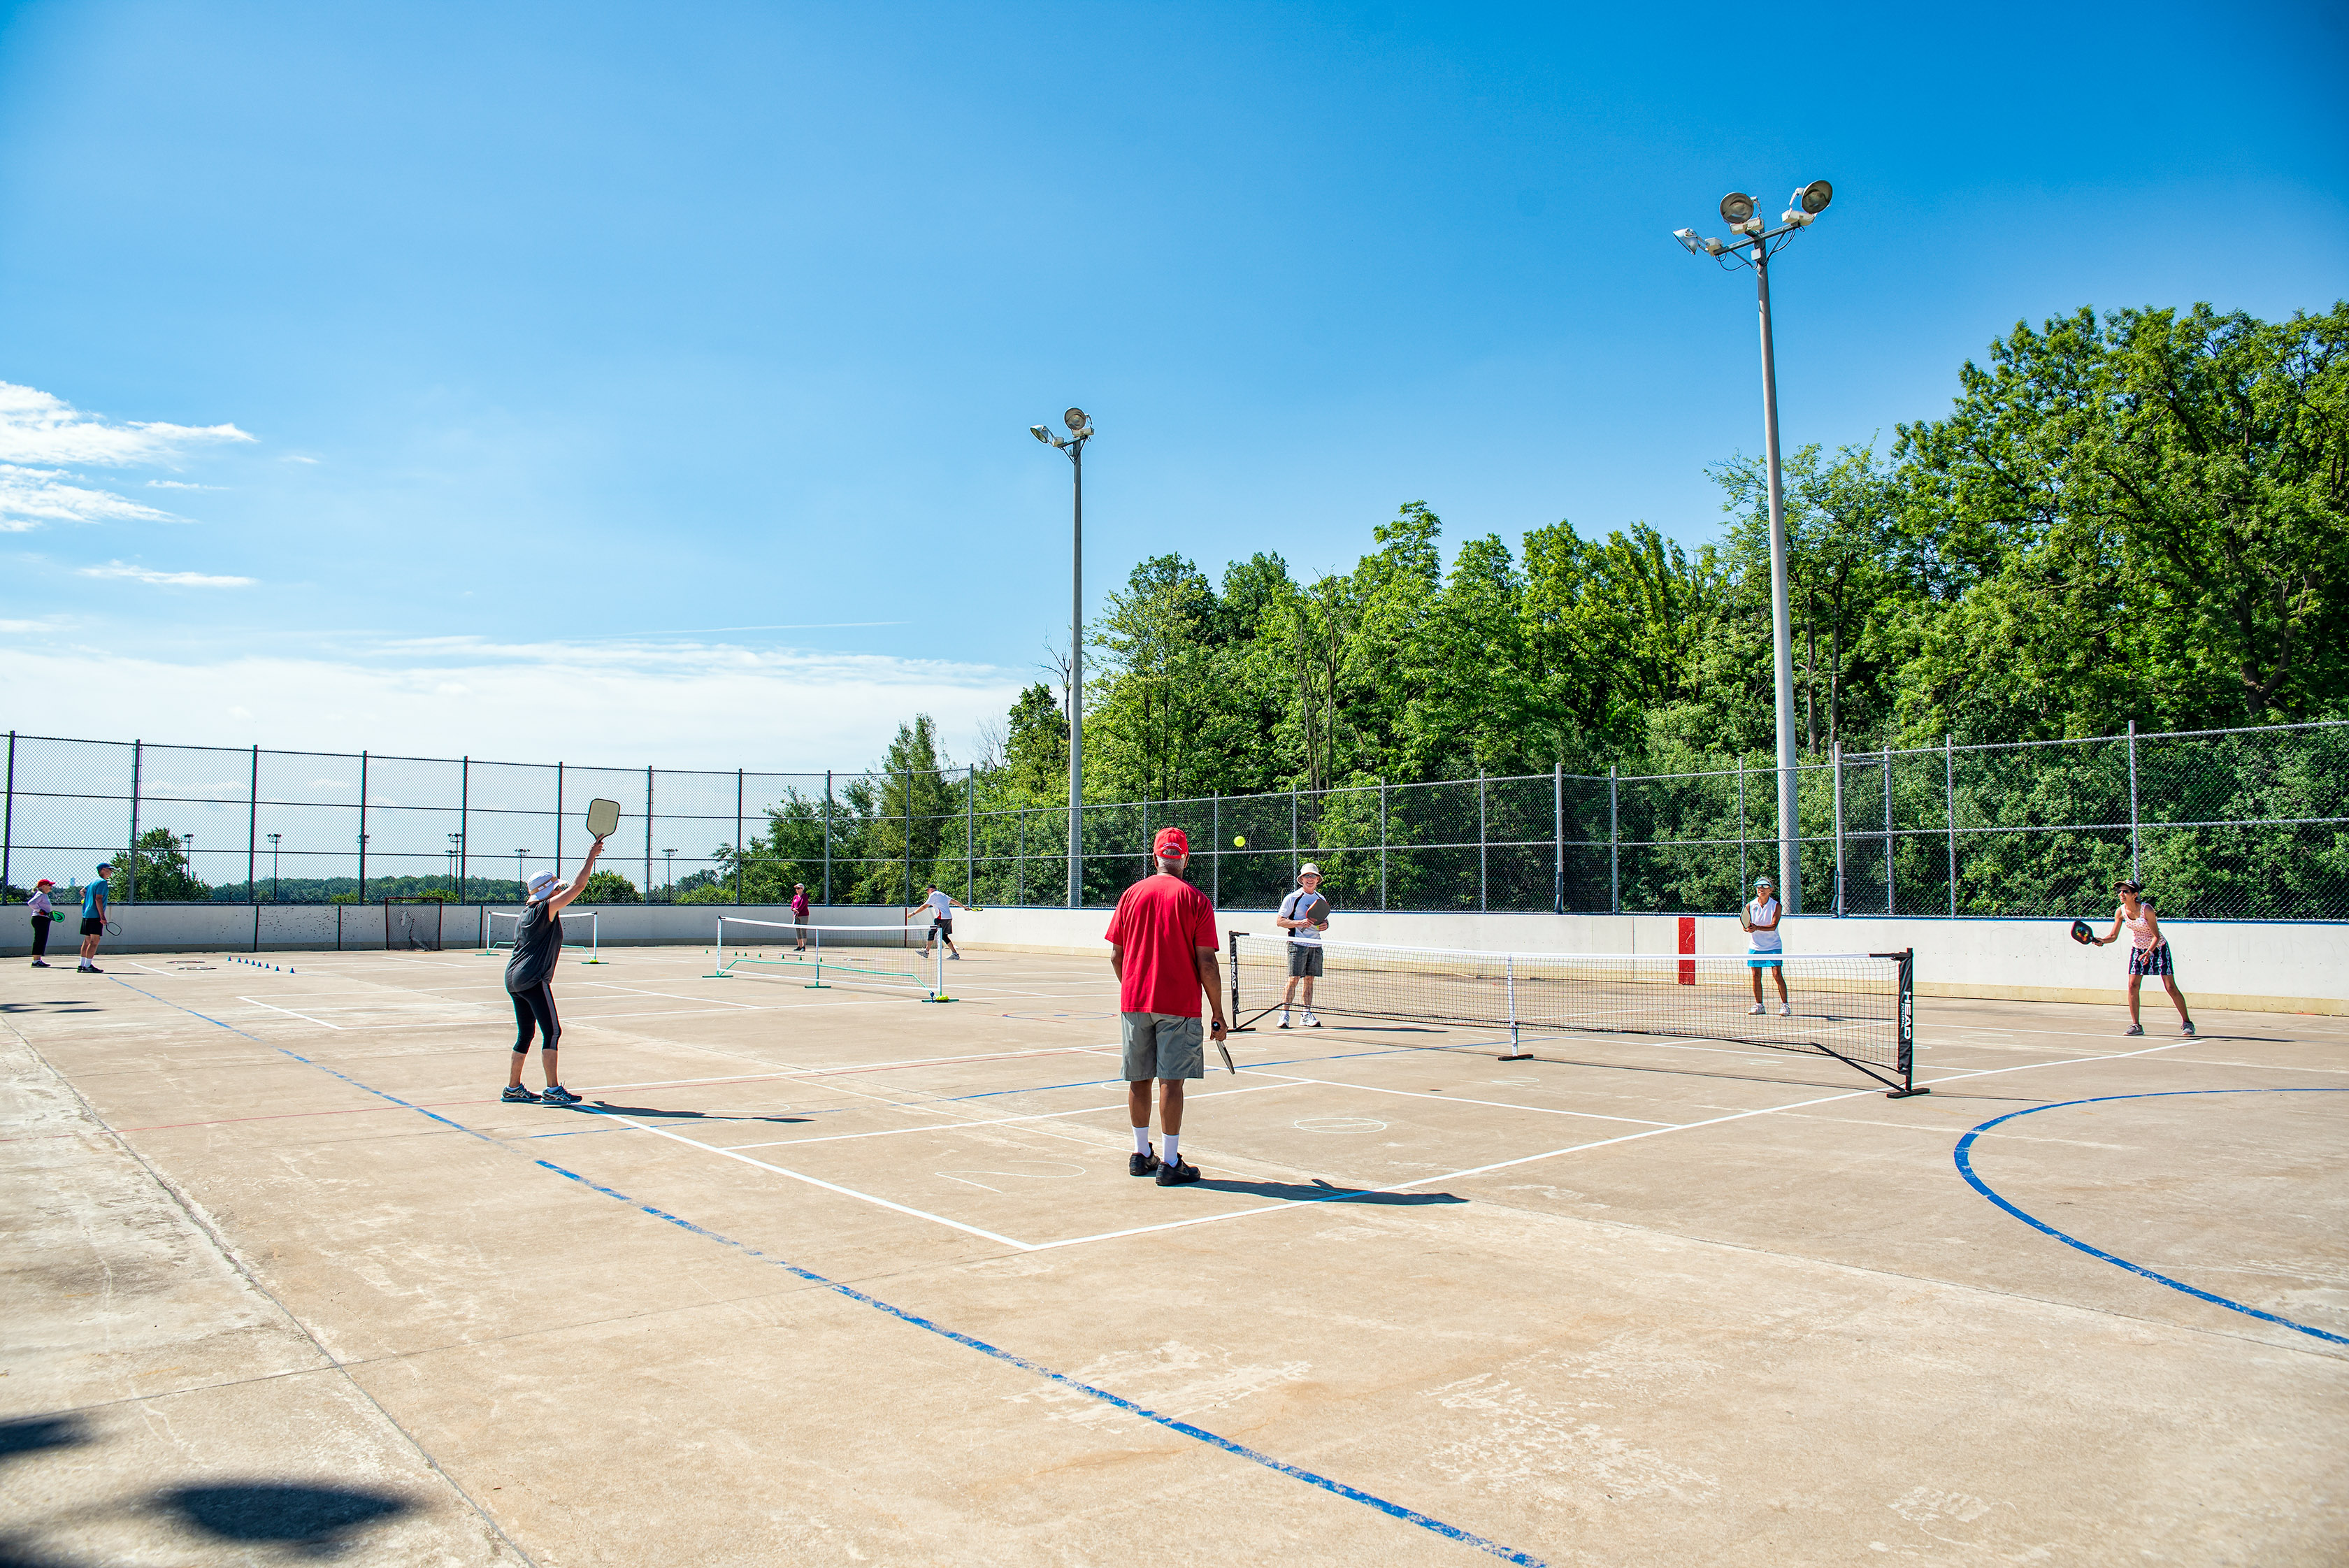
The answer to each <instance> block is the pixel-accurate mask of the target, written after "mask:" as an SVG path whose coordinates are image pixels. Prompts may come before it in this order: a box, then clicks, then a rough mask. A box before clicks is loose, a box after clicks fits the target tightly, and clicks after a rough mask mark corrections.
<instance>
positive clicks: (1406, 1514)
mask: <svg viewBox="0 0 2349 1568" xmlns="http://www.w3.org/2000/svg"><path fill="white" fill-rule="evenodd" d="M109 978H112V977H111V976H109ZM116 984H118V985H129V982H128V981H117V982H116ZM129 988H130V989H131V990H133V991H138V992H139V994H140V995H142V996H148V997H152V998H153V999H154V1000H156V1001H158V1002H161V1003H162V1004H163V1005H164V1006H168V1007H178V1008H179V1009H180V1011H181V1012H183V1013H187V1014H190V1015H191V1016H195V1017H199V1018H203V1019H204V1022H205V1023H207V1024H212V1025H213V1026H217V1027H219V1028H222V1029H226V1030H228V1032H229V1033H231V1034H233V1035H241V1036H243V1037H244V1038H246V1039H248V1040H252V1041H254V1044H256V1045H264V1046H266V1045H269V1042H268V1041H266V1040H264V1039H261V1038H259V1037H257V1036H254V1035H247V1034H245V1033H244V1031H243V1029H240V1028H237V1027H236V1026H234V1025H233V1024H223V1023H222V1022H221V1021H220V1020H219V1019H218V1018H206V1017H204V1015H203V1014H202V1013H198V1012H196V1010H195V1009H194V1008H192V1007H188V1006H181V1004H180V1003H177V1002H174V1001H171V1000H170V999H169V998H167V997H162V996H157V995H155V994H154V993H153V992H152V991H143V990H140V988H139V987H138V986H136V985H130V986H129ZM269 1048H270V1049H272V1050H274V1051H276V1052H278V1053H279V1054H280V1055H282V1056H287V1057H293V1058H294V1059H295V1061H297V1062H300V1063H302V1064H303V1065H304V1066H305V1067H311V1068H317V1069H318V1070H319V1071H320V1072H323V1073H326V1074H328V1075H330V1076H332V1077H334V1078H340V1079H342V1080H343V1082H345V1083H347V1084H349V1085H350V1086H351V1087H352V1088H359V1089H365V1090H366V1091H367V1093H369V1094H371V1095H374V1096H375V1097H376V1098H378V1099H386V1100H389V1101H390V1102H391V1103H392V1104H394V1105H396V1106H399V1107H401V1108H402V1109H408V1110H412V1111H414V1112H416V1114H417V1115H419V1116H425V1117H429V1118H431V1119H433V1120H434V1121H437V1122H439V1123H440V1124H441V1125H442V1126H443V1127H449V1128H453V1129H455V1130H457V1131H459V1132H462V1133H467V1134H470V1135H471V1136H472V1137H474V1138H478V1139H480V1140H481V1141H482V1142H484V1143H488V1144H492V1145H494V1146H495V1147H497V1148H499V1149H502V1150H507V1151H508V1152H510V1153H512V1152H518V1151H517V1150H512V1149H511V1148H510V1147H509V1146H508V1145H507V1144H506V1143H504V1142H503V1141H502V1140H499V1139H496V1138H492V1137H491V1136H490V1135H489V1134H488V1133H486V1132H482V1131H480V1130H477V1129H475V1128H471V1127H467V1126H466V1125H464V1123H462V1122H460V1121H452V1120H450V1119H449V1118H448V1117H445V1116H442V1115H440V1113H439V1112H437V1111H431V1110H427V1109H424V1108H423V1107H422V1106H420V1105H416V1104H413V1103H411V1102H409V1101H408V1100H404V1099H400V1098H399V1097H398V1095H395V1094H387V1093H385V1092H384V1091H383V1090H382V1089H379V1088H376V1087H374V1086H373V1085H372V1084H365V1083H361V1082H360V1081H359V1080H358V1079H357V1078H353V1077H351V1076H350V1075H349V1074H348V1073H346V1072H339V1071H337V1070H336V1069H335V1068H330V1067H328V1066H326V1064H325V1063H324V1062H315V1061H312V1060H311V1059H310V1058H309V1057H305V1056H303V1055H301V1054H300V1053H299V1052H297V1051H289V1050H287V1049H286V1048H285V1047H283V1046H270V1047H269ZM523 1157H524V1158H525V1159H530V1161H531V1163H532V1164H533V1165H536V1166H538V1167H539V1168H540V1169H541V1170H543V1171H552V1172H554V1174H555V1175H557V1176H560V1177H562V1178H563V1179H564V1180H565V1181H576V1182H577V1183H579V1185H581V1186H582V1187H585V1188H586V1189H588V1190H589V1191H594V1192H601V1193H602V1194H603V1195H604V1196H605V1197H606V1198H611V1199H614V1200H616V1201H617V1202H622V1203H626V1204H627V1205H628V1206H629V1207H630V1208H632V1209H635V1210H636V1211H638V1212H641V1213H645V1214H649V1215H651V1216H652V1217H653V1218H654V1219H656V1220H666V1221H667V1222H668V1223H670V1224H672V1225H675V1226H677V1227H678V1228H679V1229H680V1230H685V1231H689V1232H691V1233H693V1234H695V1235H697V1236H699V1237H701V1238H703V1239H704V1240H706V1241H712V1242H716V1243H719V1245H720V1246H726V1247H732V1248H733V1249H734V1250H736V1251H737V1252H740V1253H742V1254H743V1255H745V1256H746V1257H752V1258H756V1259H758V1260H759V1261H760V1262H761V1263H764V1264H773V1265H774V1266H775V1267H777V1268H780V1269H782V1270H783V1271H784V1272H786V1273H788V1274H794V1275H796V1276H798V1277H799V1278H801V1279H803V1280H805V1281H807V1282H808V1283H809V1284H813V1285H818V1286H821V1287H822V1288H823V1289H825V1290H828V1291H831V1292H832V1293H833V1294H834V1295H839V1296H841V1297H843V1298H844V1299H846V1300H849V1301H853V1302H855V1303H857V1304H858V1305H861V1306H869V1307H871V1308H873V1309H874V1311H875V1312H880V1313H884V1314H886V1315H888V1316H891V1317H894V1318H895V1319H896V1320H897V1321H898V1322H900V1323H904V1324H906V1325H909V1326H912V1327H915V1328H919V1329H922V1330H924V1331H925V1332H926V1333H930V1334H935V1335H937V1336H939V1337H940V1338H943V1339H951V1340H953V1341H954V1342H955V1343H956V1344H957V1345H960V1346H966V1347H968V1348H969V1349H972V1350H976V1351H978V1353H979V1354H980V1355H982V1356H988V1357H993V1358H994V1359H995V1360H998V1361H1000V1362H1002V1363H1004V1364H1005V1365H1006V1366H1009V1367H1018V1368H1019V1369H1020V1370H1021V1371H1023V1372H1028V1373H1031V1374H1033V1375H1034V1376H1036V1377H1042V1378H1045V1379H1047V1380H1048V1381H1050V1382H1053V1383H1057V1384H1059V1385H1060V1386H1061V1387H1063V1388H1068V1389H1071V1390H1072V1391H1073V1392H1076V1393H1080V1394H1084V1395H1087V1396H1089V1397H1091V1398H1095V1399H1099V1400H1100V1401H1102V1403H1103V1404H1105V1405H1112V1406H1115V1407H1116V1408H1118V1409H1121V1410H1123V1411H1125V1412H1126V1413H1127V1414H1128V1415H1132V1416H1137V1417H1139V1418H1142V1419H1143V1420H1145V1421H1150V1422H1153V1423H1154V1424H1156V1425H1158V1426H1161V1427H1164V1428H1165V1429H1167V1430H1168V1431H1170V1432H1177V1433H1180V1434H1181V1435H1182V1436H1184V1437H1186V1438H1189V1439H1193V1440H1194V1441H1195V1442H1202V1443H1206V1445H1208V1446H1209V1447H1210V1448H1216V1449H1222V1450H1223V1451H1224V1452H1226V1453H1227V1454H1231V1455H1234V1456H1235V1457H1237V1458H1239V1459H1244V1460H1248V1461H1249V1462H1250V1463H1252V1464H1259V1465H1262V1466H1263V1467H1264V1468H1265V1469H1267V1470H1274V1471H1277V1472H1278V1473H1279V1474H1281V1475H1285V1476H1287V1477H1288V1478H1289V1479H1290V1480H1299V1481H1303V1482H1304V1483H1305V1484H1306V1485H1308V1486H1310V1487H1314V1488H1317V1489H1318V1490H1319V1491H1326V1492H1328V1493H1330V1495H1331V1496H1333V1497H1341V1498H1344V1499H1345V1500H1346V1501H1349V1502H1359V1503H1361V1504H1362V1505H1363V1506H1364V1507H1366V1508H1371V1509H1376V1510H1377V1511H1379V1512H1381V1513H1383V1514H1385V1515H1386V1516H1387V1517H1388V1518H1390V1519H1395V1520H1400V1521H1401V1522H1403V1523H1405V1524H1413V1525H1416V1526H1418V1527H1419V1528H1420V1529H1422V1530H1424V1531H1427V1532H1430V1533H1431V1534H1434V1535H1440V1536H1442V1537H1443V1538H1444V1540H1446V1541H1453V1542H1458V1543H1459V1544H1461V1545H1463V1546H1471V1547H1474V1548H1475V1549H1476V1550H1477V1551H1479V1552H1482V1553H1486V1554H1487V1555H1489V1556H1492V1557H1495V1558H1498V1559H1499V1560H1500V1561H1501V1562H1504V1563H1517V1564H1519V1565H1520V1568H1547V1564H1546V1563H1544V1562H1543V1561H1542V1560H1541V1559H1540V1558H1538V1557H1535V1556H1532V1555H1530V1554H1529V1553H1523V1552H1516V1551H1512V1550H1511V1549H1509V1548H1508V1547H1506V1546H1504V1545H1502V1544H1501V1543H1500V1542H1497V1541H1490V1540H1487V1539H1486V1538H1485V1537H1484V1536H1482V1535H1478V1534H1476V1533H1475V1532H1473V1531H1467V1530H1463V1529H1461V1528H1460V1527H1459V1526H1458V1525H1456V1524H1446V1523H1444V1521H1442V1520H1440V1519H1434V1518H1431V1517H1430V1516H1429V1515H1427V1514H1424V1513H1422V1512H1420V1511H1418V1510H1417V1509H1415V1508H1410V1507H1406V1506H1405V1505H1403V1504H1402V1503H1400V1502H1392V1501H1388V1500H1387V1499H1385V1498H1383V1497H1380V1496H1378V1495H1377V1494H1376V1493H1374V1492H1368V1491H1362V1490H1361V1488H1360V1487H1354V1486H1349V1485H1347V1484H1346V1483H1345V1482H1344V1481H1341V1480H1333V1479H1331V1478H1330V1477H1329V1476H1325V1475H1322V1474H1320V1473H1319V1472H1318V1471H1314V1470H1306V1469H1304V1468H1303V1467H1301V1466H1299V1465H1293V1464H1290V1463H1288V1461H1287V1460H1278V1459H1275V1458H1274V1457H1273V1456H1272V1455H1270V1454H1268V1453H1265V1452H1263V1451H1261V1450H1260V1449H1252V1448H1249V1447H1248V1446H1247V1444H1245V1443H1237V1442H1234V1441H1233V1440H1232V1439H1229V1438H1226V1437H1224V1436H1223V1435H1221V1434H1220V1433H1216V1432H1211V1431H1209V1430H1207V1429H1206V1428H1205V1427H1198V1426H1194V1425H1192V1424H1191V1423H1190V1422H1188V1421H1185V1420H1182V1419H1179V1418H1176V1417H1174V1416H1168V1415H1164V1414H1161V1413H1160V1412H1158V1411H1156V1410H1153V1409H1150V1408H1146V1407H1144V1406H1141V1405H1137V1404H1135V1403H1134V1402H1133V1400H1131V1399H1124V1398H1119V1397H1118V1396H1117V1395H1115V1394H1112V1393H1111V1392H1110V1391H1109V1390H1108V1389H1106V1388H1096V1387H1093V1386H1092V1384H1090V1383H1080V1382H1079V1381H1077V1380H1076V1379H1075V1378H1074V1377H1070V1376H1069V1375H1068V1374H1066V1373H1064V1372H1056V1371H1054V1370H1053V1369H1052V1368H1051V1367H1046V1366H1044V1365H1043V1364H1041V1363H1040V1362H1036V1361H1030V1360H1029V1359H1028V1358H1027V1357H1024V1356H1019V1355H1015V1354H1014V1353H1013V1352H1011V1351H1009V1350H1005V1349H1003V1348H1001V1347H1000V1346H994V1345H989V1344H988V1342H987V1341H985V1340H983V1339H974V1338H973V1337H971V1336H969V1335H968V1334H963V1333H960V1332H958V1331H957V1330H955V1329H952V1328H948V1327H947V1326H945V1325H944V1324H941V1323H936V1322H933V1321H931V1320H930V1319H929V1318H926V1317H924V1316H922V1315H919V1314H918V1313H912V1312H908V1311H906V1310H905V1308H904V1307H901V1306H895V1305H891V1304H890V1303H888V1302H885V1301H883V1300H882V1299H881V1298H880V1297H878V1296H874V1295H865V1294H864V1292H863V1291H861V1290H858V1289H856V1288H855V1287H854V1286H853V1285H847V1284H841V1283H840V1282H839V1281H837V1280H833V1279H827V1278H825V1277H824V1276H823V1275H822V1274H816V1273H814V1272H813V1271H812V1270H809V1269H803V1268H802V1267H800V1265H799V1264H795V1263H792V1262H791V1261H789V1260H788V1259H785V1258H779V1257H776V1256H774V1255H773V1254H772V1253H763V1252H761V1251H760V1250H759V1249H758V1248H756V1247H754V1246H751V1245H750V1244H749V1243H746V1242H738V1241H736V1240H734V1238H732V1237H731V1236H727V1235H722V1234H720V1233H718V1232H716V1231H713V1230H710V1229H709V1228H708V1227H706V1226H703V1225H697V1224H695V1223H694V1222H692V1221H690V1220H688V1219H685V1218H683V1217H682V1216H680V1215H677V1214H672V1213H670V1212H668V1211H667V1210H666V1209H657V1208H655V1207H654V1206H653V1205H652V1204H650V1203H643V1202H637V1201H636V1199H634V1198H631V1197H629V1196H628V1195H627V1194H626V1192H622V1191H616V1189H614V1188H610V1187H606V1186H605V1185H603V1184H602V1183H601V1182H598V1181H590V1180H589V1179H588V1178H586V1177H585V1176H582V1175H580V1174H579V1173H578V1172H577V1171H566V1170H564V1168H563V1167H562V1166H560V1165H557V1164H555V1163H554V1161H549V1160H539V1159H534V1158H532V1157H530V1156H527V1155H525V1156H523Z"/></svg>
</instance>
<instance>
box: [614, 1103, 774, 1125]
mask: <svg viewBox="0 0 2349 1568" xmlns="http://www.w3.org/2000/svg"><path fill="white" fill-rule="evenodd" d="M578 1109H581V1110H584V1111H586V1112H588V1113H589V1114H591V1115H592V1114H594V1113H595V1112H596V1111H603V1110H608V1111H611V1112H613V1113H614V1114H615V1115H618V1116H641V1117H643V1118H644V1119H646V1120H647V1121H781V1122H790V1123H794V1124H795V1123H798V1122H802V1121H808V1120H812V1118H810V1117H804V1116H749V1115H731V1114H729V1113H727V1112H724V1111H710V1110H659V1109H655V1108H653V1107H651V1106H648V1105H614V1104H613V1103H612V1102H611V1101H610V1100H608V1099H599V1100H595V1101H593V1102H591V1103H589V1104H586V1105H583V1106H580V1107H578Z"/></svg>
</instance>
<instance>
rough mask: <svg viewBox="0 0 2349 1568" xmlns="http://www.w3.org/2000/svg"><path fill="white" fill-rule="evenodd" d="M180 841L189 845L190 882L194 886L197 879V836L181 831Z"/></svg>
mask: <svg viewBox="0 0 2349 1568" xmlns="http://www.w3.org/2000/svg"><path fill="white" fill-rule="evenodd" d="M180 841H181V843H183V844H185V845H187V846H188V850H187V854H188V868H187V869H188V882H189V885H190V886H193V885H194V883H195V880H196V836H195V835H194V834H193V833H181V835H180Z"/></svg>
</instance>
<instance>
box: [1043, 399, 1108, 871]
mask: <svg viewBox="0 0 2349 1568" xmlns="http://www.w3.org/2000/svg"><path fill="white" fill-rule="evenodd" d="M1061 423H1063V424H1065V425H1067V426H1068V427H1069V434H1068V435H1067V437H1066V438H1062V437H1060V436H1056V435H1054V434H1052V432H1051V431H1050V430H1048V429H1046V428H1044V427H1043V426H1041V425H1030V426H1029V427H1028V433H1029V434H1030V435H1031V436H1033V437H1035V438H1037V439H1038V440H1040V441H1041V442H1043V443H1044V444H1045V445H1047V446H1050V447H1058V448H1060V449H1061V450H1062V451H1064V452H1066V453H1068V454H1069V467H1070V469H1071V471H1072V472H1073V473H1074V474H1075V476H1076V514H1075V521H1074V522H1073V523H1072V524H1071V529H1070V533H1069V539H1070V547H1069V907H1070V908H1071V909H1080V908H1082V907H1083V905H1084V902H1085V870H1084V867H1085V860H1084V856H1085V848H1084V845H1085V816H1084V812H1085V806H1084V800H1085V443H1086V442H1087V441H1088V440H1091V439H1092V433H1093V422H1092V419H1091V418H1087V417H1086V414H1085V411H1084V410H1083V409H1082V408H1071V409H1070V410H1068V411H1067V412H1066V413H1064V414H1062V415H1061Z"/></svg>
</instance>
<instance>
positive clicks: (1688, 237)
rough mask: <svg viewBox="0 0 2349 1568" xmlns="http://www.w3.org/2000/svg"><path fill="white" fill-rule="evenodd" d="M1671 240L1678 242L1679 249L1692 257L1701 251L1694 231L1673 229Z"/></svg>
mask: <svg viewBox="0 0 2349 1568" xmlns="http://www.w3.org/2000/svg"><path fill="white" fill-rule="evenodd" d="M1672 238H1673V239H1675V240H1678V241H1679V242H1681V249H1682V250H1684V251H1686V252H1687V253H1689V254H1690V255H1692V256H1693V255H1695V254H1696V253H1697V252H1698V251H1699V250H1700V249H1702V244H1701V242H1699V241H1698V239H1697V237H1696V231H1695V230H1694V229H1674V230H1673V231H1672Z"/></svg>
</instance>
